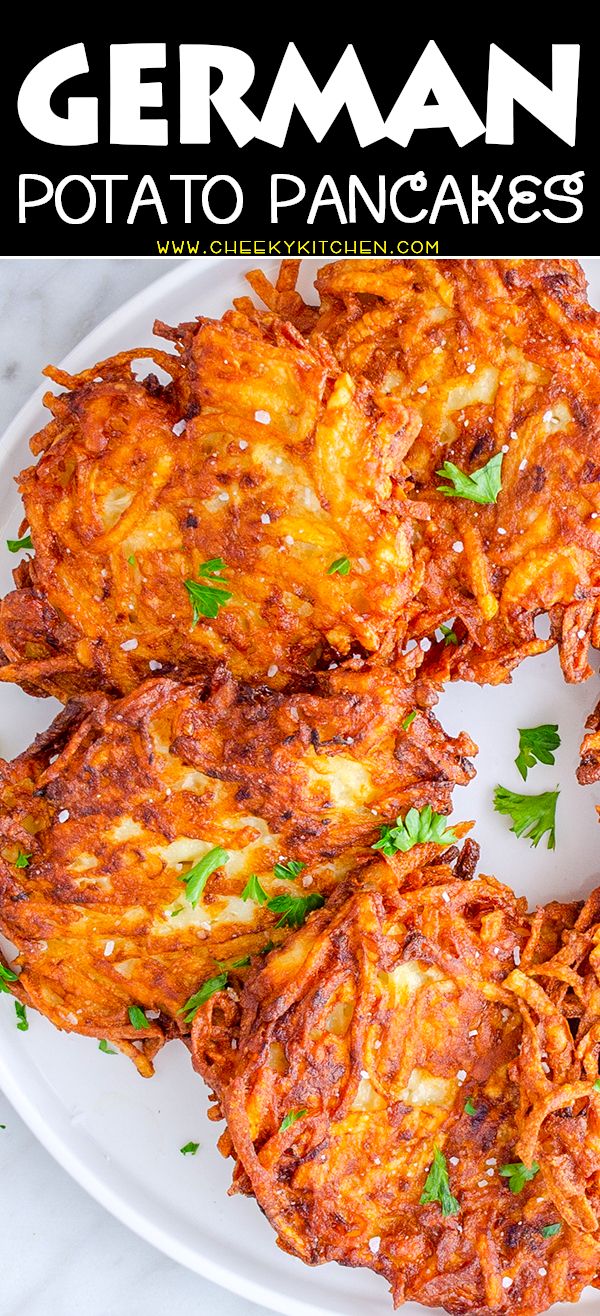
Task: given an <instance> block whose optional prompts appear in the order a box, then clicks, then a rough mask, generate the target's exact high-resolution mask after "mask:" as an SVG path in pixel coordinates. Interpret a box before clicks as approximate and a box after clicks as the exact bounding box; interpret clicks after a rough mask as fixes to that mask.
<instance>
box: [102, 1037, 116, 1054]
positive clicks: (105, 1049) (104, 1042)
mask: <svg viewBox="0 0 600 1316" xmlns="http://www.w3.org/2000/svg"><path fill="white" fill-rule="evenodd" d="M98 1050H99V1051H103V1052H104V1054H105V1056H116V1054H117V1052H116V1051H113V1048H112V1046H109V1045H108V1042H107V1040H106V1038H105V1037H103V1038H102V1041H101V1042H98Z"/></svg>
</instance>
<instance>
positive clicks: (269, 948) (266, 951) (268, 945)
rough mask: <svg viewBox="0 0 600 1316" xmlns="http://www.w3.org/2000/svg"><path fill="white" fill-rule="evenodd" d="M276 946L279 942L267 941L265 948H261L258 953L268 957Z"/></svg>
mask: <svg viewBox="0 0 600 1316" xmlns="http://www.w3.org/2000/svg"><path fill="white" fill-rule="evenodd" d="M276 945H277V942H275V941H266V942H265V944H264V946H261V948H260V950H259V952H258V953H259V955H268V954H269V951H272V950H275V946H276Z"/></svg>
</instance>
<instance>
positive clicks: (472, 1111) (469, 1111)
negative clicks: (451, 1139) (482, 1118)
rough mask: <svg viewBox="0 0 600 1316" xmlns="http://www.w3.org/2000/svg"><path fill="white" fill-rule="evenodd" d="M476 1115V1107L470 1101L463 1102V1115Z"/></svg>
mask: <svg viewBox="0 0 600 1316" xmlns="http://www.w3.org/2000/svg"><path fill="white" fill-rule="evenodd" d="M476 1114H477V1106H474V1105H473V1102H472V1101H465V1115H476Z"/></svg>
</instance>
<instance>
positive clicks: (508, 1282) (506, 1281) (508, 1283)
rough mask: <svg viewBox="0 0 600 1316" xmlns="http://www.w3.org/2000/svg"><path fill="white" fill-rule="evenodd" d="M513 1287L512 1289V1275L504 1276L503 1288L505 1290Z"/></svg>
mask: <svg viewBox="0 0 600 1316" xmlns="http://www.w3.org/2000/svg"><path fill="white" fill-rule="evenodd" d="M511 1287H512V1279H511V1277H510V1275H503V1276H502V1288H503V1289H510V1288H511Z"/></svg>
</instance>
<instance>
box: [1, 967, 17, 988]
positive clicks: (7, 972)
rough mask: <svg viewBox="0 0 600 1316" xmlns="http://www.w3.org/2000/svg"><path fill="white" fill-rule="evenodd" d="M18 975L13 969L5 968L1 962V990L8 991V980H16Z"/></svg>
mask: <svg viewBox="0 0 600 1316" xmlns="http://www.w3.org/2000/svg"><path fill="white" fill-rule="evenodd" d="M18 976H19V975H18V974H17V973H13V971H12V969H5V967H4V965H3V964H0V992H8V987H7V986H6V984H7V982H16V981H17V978H18ZM9 995H10V993H9Z"/></svg>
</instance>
